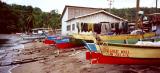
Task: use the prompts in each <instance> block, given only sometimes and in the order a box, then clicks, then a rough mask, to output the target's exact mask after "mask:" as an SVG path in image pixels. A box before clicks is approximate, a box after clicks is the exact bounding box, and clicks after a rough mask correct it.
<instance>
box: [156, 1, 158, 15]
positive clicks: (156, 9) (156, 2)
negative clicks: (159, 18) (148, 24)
mask: <svg viewBox="0 0 160 73" xmlns="http://www.w3.org/2000/svg"><path fill="white" fill-rule="evenodd" d="M157 6H158V0H156V13H157V11H158V10H157Z"/></svg>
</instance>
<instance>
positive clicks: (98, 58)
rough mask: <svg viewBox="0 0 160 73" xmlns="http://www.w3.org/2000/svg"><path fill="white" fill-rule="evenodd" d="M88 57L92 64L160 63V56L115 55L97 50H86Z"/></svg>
mask: <svg viewBox="0 0 160 73" xmlns="http://www.w3.org/2000/svg"><path fill="white" fill-rule="evenodd" d="M86 59H87V60H90V62H91V64H127V65H129V64H131V65H134V64H136V65H137V64H140V65H153V64H160V58H129V57H114V56H104V55H102V54H101V53H97V52H86Z"/></svg>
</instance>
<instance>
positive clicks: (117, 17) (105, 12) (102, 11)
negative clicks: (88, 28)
mask: <svg viewBox="0 0 160 73" xmlns="http://www.w3.org/2000/svg"><path fill="white" fill-rule="evenodd" d="M98 13H104V14H106V15H109V16H112V17H114V18H116V19H119V20H123V21H127V20H126V19H123V18H121V17H119V16H116V15H114V14H111V13H109V12H107V11H104V10H100V11H97V12H93V13H90V14H86V15H82V16H77V17H75V18H72V19H69V20H67V21H66V22H68V21H71V20H74V19H79V18H84V17H87V16H91V15H95V14H98Z"/></svg>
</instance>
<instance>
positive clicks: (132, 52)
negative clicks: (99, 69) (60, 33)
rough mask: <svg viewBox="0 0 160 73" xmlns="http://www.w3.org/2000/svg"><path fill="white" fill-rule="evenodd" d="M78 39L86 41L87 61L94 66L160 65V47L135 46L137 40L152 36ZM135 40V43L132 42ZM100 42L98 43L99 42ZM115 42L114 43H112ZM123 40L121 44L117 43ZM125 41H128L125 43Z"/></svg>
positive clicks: (81, 36)
mask: <svg viewBox="0 0 160 73" xmlns="http://www.w3.org/2000/svg"><path fill="white" fill-rule="evenodd" d="M74 37H75V38H77V39H83V40H92V41H90V42H89V43H88V41H86V42H85V43H86V48H87V49H89V52H86V59H87V60H90V61H91V63H92V64H93V63H94V64H95V63H96V64H160V45H157V46H153V45H150V44H148V45H135V44H134V43H135V42H137V41H138V40H137V41H135V39H142V37H151V35H150V34H144V35H143V36H141V35H128V36H125V35H119V36H102V35H97V36H96V38H95V36H93V35H75V36H74ZM131 39H132V40H134V42H133V41H131ZM97 40H98V41H97ZM111 40H113V41H111ZM117 40H118V41H119V40H121V42H116V43H115V41H117ZM124 40H127V43H128V44H126V41H125V42H124Z"/></svg>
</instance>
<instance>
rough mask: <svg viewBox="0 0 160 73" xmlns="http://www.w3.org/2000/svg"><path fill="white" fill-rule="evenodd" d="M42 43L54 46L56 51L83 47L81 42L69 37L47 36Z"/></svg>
mask: <svg viewBox="0 0 160 73" xmlns="http://www.w3.org/2000/svg"><path fill="white" fill-rule="evenodd" d="M44 43H45V44H49V45H55V46H56V47H57V48H58V49H69V48H75V47H82V46H84V45H83V43H82V42H81V40H78V39H74V38H70V37H69V36H48V37H47V39H45V41H44Z"/></svg>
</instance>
